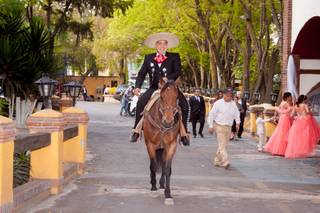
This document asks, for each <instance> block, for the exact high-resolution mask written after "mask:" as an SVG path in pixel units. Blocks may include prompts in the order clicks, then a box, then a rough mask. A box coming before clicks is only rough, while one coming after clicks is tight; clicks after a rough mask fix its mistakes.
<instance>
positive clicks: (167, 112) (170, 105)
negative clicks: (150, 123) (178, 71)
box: [159, 79, 179, 128]
mask: <svg viewBox="0 0 320 213" xmlns="http://www.w3.org/2000/svg"><path fill="white" fill-rule="evenodd" d="M160 85H161V92H160V97H161V99H160V109H159V110H160V113H161V118H162V120H161V122H162V125H163V126H164V127H166V128H170V127H172V126H173V125H174V123H175V117H176V115H177V114H178V112H179V109H178V86H177V83H176V82H175V81H172V80H168V81H167V82H165V81H164V80H163V79H161V80H160Z"/></svg>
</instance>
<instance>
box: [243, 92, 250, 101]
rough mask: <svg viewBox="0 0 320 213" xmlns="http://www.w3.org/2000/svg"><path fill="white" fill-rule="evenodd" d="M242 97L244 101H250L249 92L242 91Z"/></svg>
mask: <svg viewBox="0 0 320 213" xmlns="http://www.w3.org/2000/svg"><path fill="white" fill-rule="evenodd" d="M243 97H244V99H246V100H249V99H250V92H249V91H244V92H243Z"/></svg>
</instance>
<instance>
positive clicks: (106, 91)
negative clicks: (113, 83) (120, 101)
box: [103, 85, 110, 95]
mask: <svg viewBox="0 0 320 213" xmlns="http://www.w3.org/2000/svg"><path fill="white" fill-rule="evenodd" d="M103 94H104V95H109V94H110V87H109V85H108V86H106V87H105V88H104V90H103Z"/></svg>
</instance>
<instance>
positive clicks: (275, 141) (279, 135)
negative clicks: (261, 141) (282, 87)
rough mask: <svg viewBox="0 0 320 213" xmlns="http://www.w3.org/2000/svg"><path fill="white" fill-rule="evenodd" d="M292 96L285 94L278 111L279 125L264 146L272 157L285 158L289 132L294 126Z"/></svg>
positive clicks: (288, 93)
mask: <svg viewBox="0 0 320 213" xmlns="http://www.w3.org/2000/svg"><path fill="white" fill-rule="evenodd" d="M292 109H293V107H292V96H291V93H290V92H285V93H284V94H283V98H282V102H281V104H280V105H279V107H278V108H277V109H276V112H277V113H278V114H279V123H278V125H277V127H276V129H275V130H274V132H273V134H272V136H271V137H270V139H269V141H268V143H267V144H266V145H265V146H264V151H265V152H269V153H271V154H272V155H280V156H284V154H285V152H286V148H287V144H288V135H289V130H290V128H291V125H292V118H291V112H292Z"/></svg>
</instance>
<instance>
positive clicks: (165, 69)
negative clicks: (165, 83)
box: [135, 52, 181, 89]
mask: <svg viewBox="0 0 320 213" xmlns="http://www.w3.org/2000/svg"><path fill="white" fill-rule="evenodd" d="M156 55H157V54H156V53H152V54H149V55H146V56H145V58H144V62H143V64H142V67H141V69H140V71H139V73H138V76H137V79H136V85H135V87H136V88H141V86H142V84H143V81H144V79H145V77H146V75H147V74H148V75H149V79H150V88H153V89H157V88H158V84H159V81H160V77H167V78H168V80H174V81H175V80H176V79H177V78H178V77H179V76H180V74H181V61H180V56H179V54H178V53H170V52H166V56H167V57H168V58H167V59H166V60H165V61H164V62H163V63H162V64H161V66H160V67H159V65H158V63H157V62H156V61H155V60H154V58H155V57H156Z"/></svg>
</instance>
